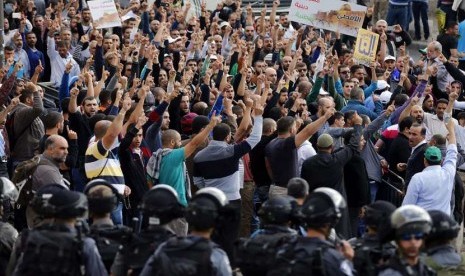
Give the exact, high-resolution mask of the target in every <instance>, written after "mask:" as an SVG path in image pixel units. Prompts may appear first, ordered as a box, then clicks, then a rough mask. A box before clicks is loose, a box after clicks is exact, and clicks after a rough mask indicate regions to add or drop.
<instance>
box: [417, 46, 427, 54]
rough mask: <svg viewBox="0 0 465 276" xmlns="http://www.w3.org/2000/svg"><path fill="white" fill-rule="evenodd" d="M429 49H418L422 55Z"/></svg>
mask: <svg viewBox="0 0 465 276" xmlns="http://www.w3.org/2000/svg"><path fill="white" fill-rule="evenodd" d="M427 49H428V48H423V49H418V52H420V53H421V54H422V55H426V51H427Z"/></svg>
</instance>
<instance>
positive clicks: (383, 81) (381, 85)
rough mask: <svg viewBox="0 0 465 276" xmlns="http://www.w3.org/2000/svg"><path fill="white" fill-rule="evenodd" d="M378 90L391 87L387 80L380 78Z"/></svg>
mask: <svg viewBox="0 0 465 276" xmlns="http://www.w3.org/2000/svg"><path fill="white" fill-rule="evenodd" d="M376 84H377V86H376V90H384V89H386V88H389V87H391V86H390V85H389V84H388V83H387V82H386V81H385V80H378V82H377V83H376Z"/></svg>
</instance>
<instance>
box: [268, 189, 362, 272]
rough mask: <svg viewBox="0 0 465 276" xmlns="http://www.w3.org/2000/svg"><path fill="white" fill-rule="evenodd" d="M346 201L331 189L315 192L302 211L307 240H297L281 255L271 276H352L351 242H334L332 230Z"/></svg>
mask: <svg viewBox="0 0 465 276" xmlns="http://www.w3.org/2000/svg"><path fill="white" fill-rule="evenodd" d="M343 208H346V202H345V200H344V198H343V197H342V196H341V194H340V193H339V192H337V191H336V190H334V189H331V188H326V187H324V188H318V189H315V190H314V191H313V192H312V193H311V194H310V195H309V196H308V198H307V200H306V201H305V202H304V204H303V206H302V208H301V217H302V218H301V219H302V220H303V222H304V223H305V227H306V229H307V236H306V237H296V238H295V241H293V242H290V243H289V244H288V245H285V246H284V247H283V248H282V249H281V250H279V252H278V254H277V261H276V263H275V266H274V267H273V269H272V270H271V271H270V272H269V273H268V275H276V276H278V275H323V276H325V275H326V276H327V275H352V274H353V271H352V263H351V259H352V258H353V254H354V252H353V249H352V248H351V247H350V245H349V243H348V242H347V241H338V242H337V244H336V245H335V244H333V243H330V242H329V241H328V237H329V235H330V232H331V229H332V228H333V227H334V226H335V225H336V224H337V222H338V221H339V219H340V218H341V214H342V210H343Z"/></svg>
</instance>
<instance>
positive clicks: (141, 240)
mask: <svg viewBox="0 0 465 276" xmlns="http://www.w3.org/2000/svg"><path fill="white" fill-rule="evenodd" d="M173 236H174V234H172V233H171V232H169V231H167V230H165V229H157V230H155V231H144V232H142V233H140V234H139V235H134V236H133V239H132V240H131V241H130V242H129V243H128V244H126V245H124V247H123V249H122V254H123V255H124V262H125V263H126V265H125V267H126V268H127V269H128V270H129V269H130V270H131V271H132V273H133V275H139V274H140V273H141V272H142V269H143V268H144V265H145V263H146V262H147V260H148V259H149V258H150V256H152V255H153V253H154V252H155V250H156V249H157V248H158V247H159V246H160V244H162V243H164V242H165V241H167V240H168V239H169V238H171V237H173Z"/></svg>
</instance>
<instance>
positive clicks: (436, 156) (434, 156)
mask: <svg viewBox="0 0 465 276" xmlns="http://www.w3.org/2000/svg"><path fill="white" fill-rule="evenodd" d="M425 158H426V160H428V161H431V162H439V161H441V159H442V154H441V150H440V149H438V148H437V147H435V146H431V147H428V148H427V149H426V151H425Z"/></svg>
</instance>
